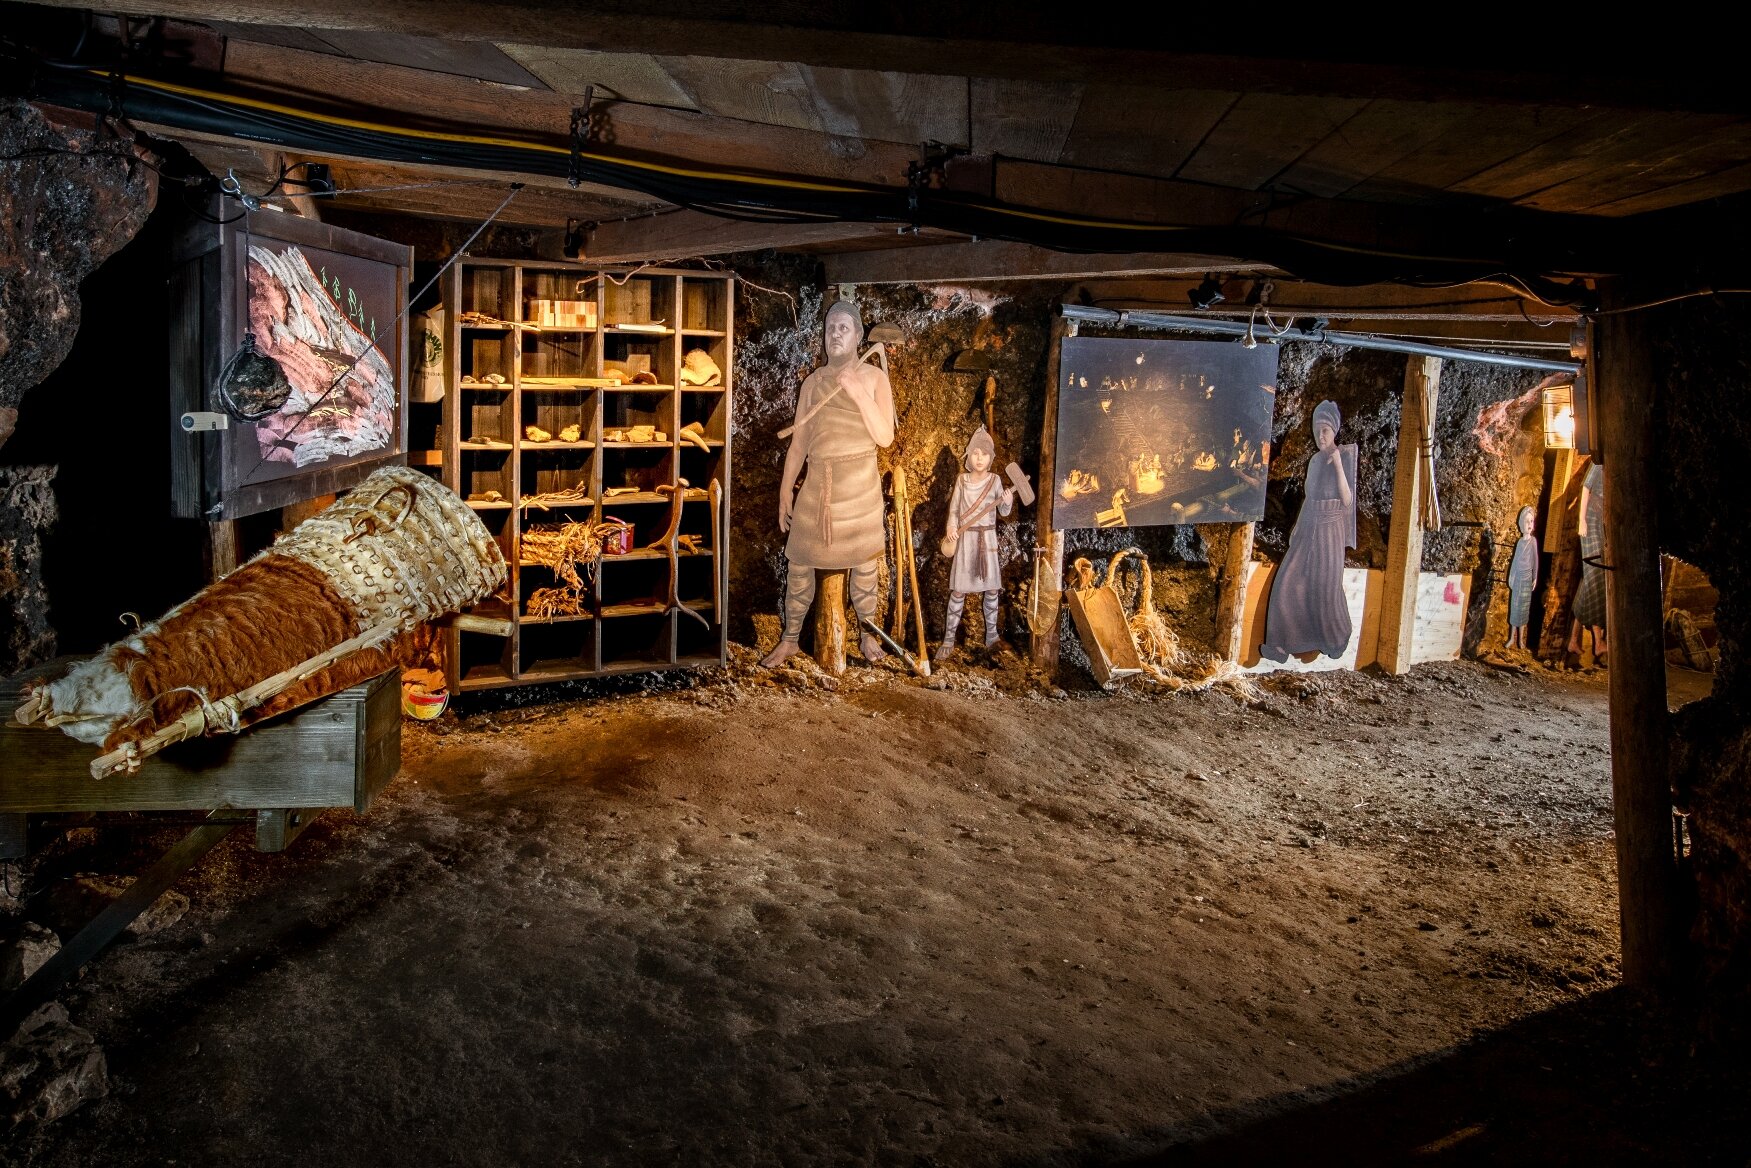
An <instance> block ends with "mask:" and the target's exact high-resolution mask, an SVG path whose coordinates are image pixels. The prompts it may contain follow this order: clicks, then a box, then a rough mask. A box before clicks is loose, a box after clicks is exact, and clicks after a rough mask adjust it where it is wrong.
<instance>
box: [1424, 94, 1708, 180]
mask: <svg viewBox="0 0 1751 1168" xmlns="http://www.w3.org/2000/svg"><path fill="white" fill-rule="evenodd" d="M1733 124H1734V119H1733V118H1730V117H1727V116H1725V115H1720V114H1715V115H1707V114H1671V113H1650V114H1639V115H1638V114H1623V113H1615V114H1613V115H1610V116H1607V117H1603V118H1600V119H1597V120H1595V121H1591V122H1587V123H1584V124H1583V125H1581V126H1579V127H1577V128H1576V129H1574V130H1572V131H1570V132H1569V133H1566V134H1559V135H1557V136H1556V137H1555V138H1551V139H1549V140H1547V141H1545V142H1543V143H1541V144H1540V145H1538V146H1535V147H1533V148H1532V149H1531V150H1528V151H1526V152H1525V153H1524V154H1521V155H1518V156H1516V157H1514V158H1510V159H1508V160H1507V161H1506V162H1503V163H1501V164H1499V165H1497V166H1492V167H1490V168H1489V169H1488V170H1485V171H1482V172H1480V173H1478V174H1475V175H1473V176H1471V177H1470V178H1468V179H1465V180H1464V181H1463V182H1458V183H1455V184H1454V185H1453V186H1452V187H1450V188H1448V189H1449V190H1450V191H1452V192H1454V193H1457V194H1471V195H1483V196H1485V197H1488V198H1494V199H1507V200H1511V201H1518V200H1523V199H1531V198H1532V197H1533V196H1535V195H1536V194H1537V193H1538V192H1540V191H1544V190H1549V189H1552V188H1554V187H1556V186H1558V185H1559V184H1562V183H1565V182H1567V181H1569V180H1570V179H1574V178H1579V177H1581V176H1582V175H1587V174H1594V173H1596V172H1600V171H1606V172H1609V170H1610V168H1611V167H1612V166H1613V165H1614V163H1616V162H1618V161H1620V160H1624V159H1633V158H1635V157H1636V156H1637V154H1638V153H1640V152H1643V151H1647V150H1658V149H1660V148H1661V145H1662V144H1669V143H1670V142H1672V141H1673V140H1674V139H1677V140H1682V139H1684V138H1687V137H1691V136H1693V135H1696V134H1700V133H1707V132H1710V131H1719V130H1722V129H1724V128H1726V127H1728V126H1730V125H1733Z"/></svg>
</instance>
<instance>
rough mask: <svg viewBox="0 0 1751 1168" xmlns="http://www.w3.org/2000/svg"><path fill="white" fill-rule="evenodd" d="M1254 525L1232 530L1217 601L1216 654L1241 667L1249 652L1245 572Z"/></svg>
mask: <svg viewBox="0 0 1751 1168" xmlns="http://www.w3.org/2000/svg"><path fill="white" fill-rule="evenodd" d="M1256 526H1257V525H1256V524H1253V523H1236V524H1234V525H1233V526H1231V527H1230V528H1229V532H1228V554H1227V556H1226V557H1225V558H1224V559H1223V562H1222V590H1221V592H1220V593H1219V594H1218V596H1217V599H1216V651H1217V652H1218V653H1221V654H1222V659H1223V660H1224V661H1229V662H1233V663H1234V664H1239V663H1240V656H1241V654H1242V653H1243V652H1245V651H1246V646H1245V645H1244V644H1243V643H1242V642H1244V641H1245V639H1246V622H1245V620H1244V619H1243V616H1244V613H1245V610H1246V569H1247V566H1248V565H1249V564H1251V563H1252V540H1253V530H1254V528H1255V527H1256Z"/></svg>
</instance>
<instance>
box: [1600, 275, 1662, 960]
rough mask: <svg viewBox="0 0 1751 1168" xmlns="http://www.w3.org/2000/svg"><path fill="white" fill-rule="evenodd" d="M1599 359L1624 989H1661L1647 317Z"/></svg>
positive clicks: (1631, 324)
mask: <svg viewBox="0 0 1751 1168" xmlns="http://www.w3.org/2000/svg"><path fill="white" fill-rule="evenodd" d="M1631 295H1632V293H1631V292H1630V290H1628V289H1625V288H1624V287H1623V286H1622V282H1621V281H1608V282H1606V283H1604V284H1603V285H1602V286H1601V288H1600V299H1601V306H1602V307H1603V308H1604V309H1606V310H1607V311H1608V312H1609V311H1610V310H1611V309H1613V308H1622V307H1624V306H1625V304H1626V303H1628V302H1630V296H1631ZM1595 335H1596V337H1597V345H1596V346H1595V347H1594V351H1593V354H1592V362H1593V377H1594V382H1593V384H1594V386H1595V387H1596V393H1597V401H1598V421H1599V443H1600V447H1601V449H1600V454H1601V455H1602V457H1601V460H1600V461H1601V463H1602V465H1603V466H1604V470H1605V554H1604V557H1603V558H1604V562H1605V565H1606V568H1607V571H1606V574H1605V602H1606V609H1605V611H1606V619H1607V621H1608V631H1609V633H1610V641H1609V644H1610V656H1609V660H1610V694H1611V796H1612V809H1613V816H1614V819H1615V822H1616V828H1617V906H1618V923H1619V927H1620V928H1621V930H1622V933H1623V980H1624V982H1625V984H1627V985H1632V986H1653V985H1657V984H1658V983H1660V982H1661V981H1663V980H1665V979H1666V978H1667V977H1668V976H1669V975H1670V974H1671V972H1672V968H1673V962H1672V958H1673V950H1674V947H1675V945H1676V943H1677V940H1678V937H1679V929H1678V912H1679V910H1678V904H1679V900H1678V895H1677V894H1678V870H1677V861H1676V858H1675V854H1674V851H1673V843H1672V838H1673V837H1672V788H1671V779H1670V777H1669V774H1668V771H1667V752H1668V749H1669V742H1668V737H1667V735H1668V733H1669V723H1670V715H1669V714H1668V713H1667V709H1666V653H1665V649H1666V644H1665V636H1664V632H1663V630H1662V628H1661V625H1660V546H1659V541H1658V534H1657V532H1656V529H1655V518H1656V516H1657V515H1658V513H1659V508H1658V507H1657V506H1655V502H1656V500H1657V499H1658V497H1659V486H1658V484H1657V483H1656V482H1655V480H1654V468H1655V467H1656V466H1657V465H1659V462H1658V452H1657V451H1656V450H1655V448H1654V410H1655V401H1654V370H1653V359H1652V355H1651V353H1650V341H1649V335H1648V327H1647V323H1646V320H1645V318H1644V317H1643V316H1642V315H1641V314H1640V313H1635V312H1626V313H1621V314H1618V315H1608V316H1602V317H1600V319H1599V323H1598V325H1597V331H1596V333H1595Z"/></svg>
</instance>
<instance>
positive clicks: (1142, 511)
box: [1052, 337, 1278, 530]
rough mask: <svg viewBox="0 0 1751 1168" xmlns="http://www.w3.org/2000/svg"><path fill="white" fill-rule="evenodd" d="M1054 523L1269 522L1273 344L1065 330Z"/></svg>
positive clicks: (1067, 526) (1057, 525)
mask: <svg viewBox="0 0 1751 1168" xmlns="http://www.w3.org/2000/svg"><path fill="white" fill-rule="evenodd" d="M1062 354H1063V355H1062V359H1061V362H1060V366H1059V370H1060V372H1059V376H1060V378H1061V379H1062V380H1061V381H1060V383H1059V386H1058V431H1057V442H1056V450H1055V461H1054V470H1053V477H1054V481H1053V483H1052V489H1053V490H1054V491H1055V492H1057V494H1056V497H1055V498H1054V500H1053V509H1052V527H1053V529H1055V530H1066V529H1071V528H1085V527H1150V526H1162V525H1173V524H1180V523H1244V522H1248V521H1251V520H1257V519H1262V518H1263V517H1264V510H1265V479H1266V475H1267V472H1268V470H1269V464H1270V445H1271V416H1272V412H1273V410H1274V408H1275V405H1276V394H1277V390H1276V383H1277V357H1278V351H1277V349H1276V347H1275V346H1273V345H1258V346H1256V347H1255V348H1251V349H1249V348H1246V347H1245V346H1243V345H1241V344H1239V343H1238V342H1230V341H1178V340H1129V339H1110V338H1097V337H1066V338H1065V339H1064V342H1063V349H1062Z"/></svg>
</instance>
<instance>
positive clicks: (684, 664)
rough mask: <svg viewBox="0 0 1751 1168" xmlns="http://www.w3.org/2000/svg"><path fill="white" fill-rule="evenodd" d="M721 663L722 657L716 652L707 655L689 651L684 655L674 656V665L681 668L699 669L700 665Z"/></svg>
mask: <svg viewBox="0 0 1751 1168" xmlns="http://www.w3.org/2000/svg"><path fill="white" fill-rule="evenodd" d="M722 664H723V657H721V656H720V655H718V654H716V653H712V654H709V655H708V654H703V653H689V654H687V655H686V656H684V657H676V658H675V665H676V667H677V668H683V669H699V668H701V667H707V666H713V665H722Z"/></svg>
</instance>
